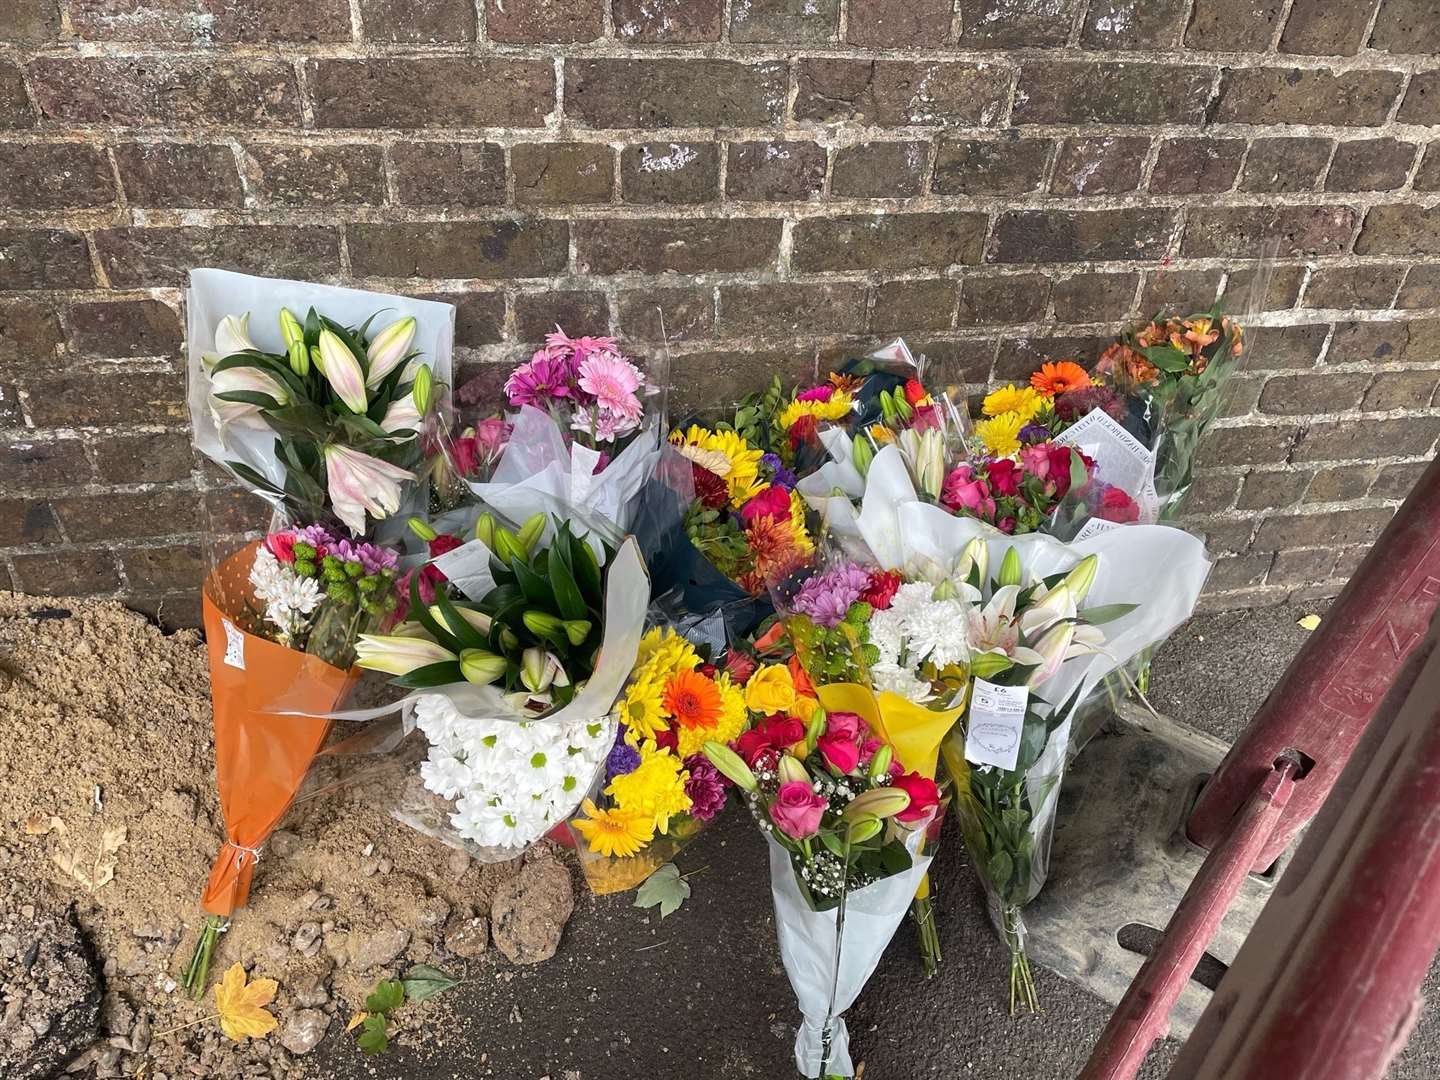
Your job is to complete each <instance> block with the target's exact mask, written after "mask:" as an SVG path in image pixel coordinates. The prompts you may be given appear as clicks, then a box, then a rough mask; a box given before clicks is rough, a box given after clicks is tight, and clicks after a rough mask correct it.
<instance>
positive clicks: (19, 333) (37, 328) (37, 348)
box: [0, 296, 65, 374]
mask: <svg viewBox="0 0 1440 1080" xmlns="http://www.w3.org/2000/svg"><path fill="white" fill-rule="evenodd" d="M64 342H65V330H64V328H63V327H62V326H61V325H60V313H59V310H58V308H57V305H56V304H55V303H54V302H53V301H50V300H41V299H35V298H31V297H25V296H14V297H7V298H4V299H0V366H3V368H4V370H5V371H6V372H7V373H10V374H17V373H19V372H23V371H38V372H45V371H51V370H53V369H54V368H55V367H56V366H57V359H58V352H59V348H60V346H61V345H63V344H64Z"/></svg>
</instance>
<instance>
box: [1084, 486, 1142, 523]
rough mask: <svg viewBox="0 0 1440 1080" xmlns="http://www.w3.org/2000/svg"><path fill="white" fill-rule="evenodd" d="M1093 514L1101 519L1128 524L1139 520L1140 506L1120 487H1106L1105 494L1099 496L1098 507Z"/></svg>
mask: <svg viewBox="0 0 1440 1080" xmlns="http://www.w3.org/2000/svg"><path fill="white" fill-rule="evenodd" d="M1095 516H1096V517H1098V518H1099V519H1100V520H1101V521H1113V522H1116V523H1117V524H1120V525H1128V524H1130V523H1131V522H1132V521H1139V520H1140V507H1139V506H1138V505H1136V502H1135V500H1134V499H1132V498H1130V496H1129V495H1127V494H1126V493H1125V492H1124V491H1123V490H1122V489H1120V488H1118V487H1112V488H1106V489H1105V494H1104V495H1102V496H1101V497H1100V507H1099V509H1098V510H1096V511H1095Z"/></svg>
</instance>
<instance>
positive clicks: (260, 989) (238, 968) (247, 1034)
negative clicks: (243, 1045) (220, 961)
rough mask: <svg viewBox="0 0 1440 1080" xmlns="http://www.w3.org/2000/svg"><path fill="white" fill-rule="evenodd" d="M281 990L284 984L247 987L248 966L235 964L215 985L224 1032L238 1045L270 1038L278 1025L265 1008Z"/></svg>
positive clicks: (261, 983)
mask: <svg viewBox="0 0 1440 1080" xmlns="http://www.w3.org/2000/svg"><path fill="white" fill-rule="evenodd" d="M279 989H280V984H279V983H277V982H276V981H275V980H274V979H256V980H255V981H254V982H252V983H249V984H247V983H246V982H245V968H244V965H242V964H239V963H235V964H231V965H230V967H229V969H228V970H227V971H226V972H225V977H224V978H222V979H221V980H220V981H219V982H218V983H216V984H215V1008H216V1009H217V1010H218V1011H219V1013H220V1030H221V1031H223V1032H225V1034H226V1035H228V1036H229V1037H230V1038H232V1039H234V1040H235V1041H236V1042H239V1041H240V1040H241V1039H246V1038H249V1039H259V1038H263V1037H264V1036H266V1035H268V1034H270V1032H272V1031H274V1030H275V1027H276V1025H277V1023H278V1021H276V1019H275V1017H273V1016H271V1015H270V1014H269V1013H268V1012H266V1011H265V1006H266V1005H269V1004H270V1002H272V1001H274V1000H275V992H276V991H277V990H279Z"/></svg>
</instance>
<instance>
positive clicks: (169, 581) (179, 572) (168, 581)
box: [119, 544, 206, 592]
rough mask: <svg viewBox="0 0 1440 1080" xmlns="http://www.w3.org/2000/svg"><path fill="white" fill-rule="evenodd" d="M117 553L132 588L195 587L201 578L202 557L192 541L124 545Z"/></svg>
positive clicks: (203, 575)
mask: <svg viewBox="0 0 1440 1080" xmlns="http://www.w3.org/2000/svg"><path fill="white" fill-rule="evenodd" d="M119 555H120V565H121V567H122V568H123V569H124V571H125V578H126V580H128V581H129V583H130V587H131V588H132V589H140V590H143V591H145V592H165V591H169V590H180V589H198V588H199V587H200V583H201V582H202V581H203V580H204V579H205V570H206V567H205V559H204V556H203V555H202V554H201V551H200V548H199V546H198V545H195V544H165V545H163V546H161V547H140V548H125V549H123V550H122V551H120V552H119Z"/></svg>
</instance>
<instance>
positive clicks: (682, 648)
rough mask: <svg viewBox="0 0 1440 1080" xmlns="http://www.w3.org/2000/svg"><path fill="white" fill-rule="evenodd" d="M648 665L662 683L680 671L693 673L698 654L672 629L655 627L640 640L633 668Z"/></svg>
mask: <svg viewBox="0 0 1440 1080" xmlns="http://www.w3.org/2000/svg"><path fill="white" fill-rule="evenodd" d="M644 665H648V666H649V668H650V670H651V671H652V672H653V673H654V675H655V676H656V677H657V678H659V679H661V681H664V680H665V679H668V678H669V677H670V676H671V675H674V674H675V672H677V671H680V670H682V669H683V670H685V671H694V670H695V668H697V667H698V666H699V665H700V654H699V653H697V652H696V651H695V646H694V645H691V644H690V642H689V641H687V640H686V639H685V637H684V635H682V634H677V633H676V632H675V630H674V628H673V627H669V626H657V627H655V628H654V629H653V630H650V631H649V632H647V633H646V635H645V636H644V637H642V638H641V639H640V648H639V650H638V651H637V652H636V654H635V666H636V668H637V669H639V668H640V667H641V666H644Z"/></svg>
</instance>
